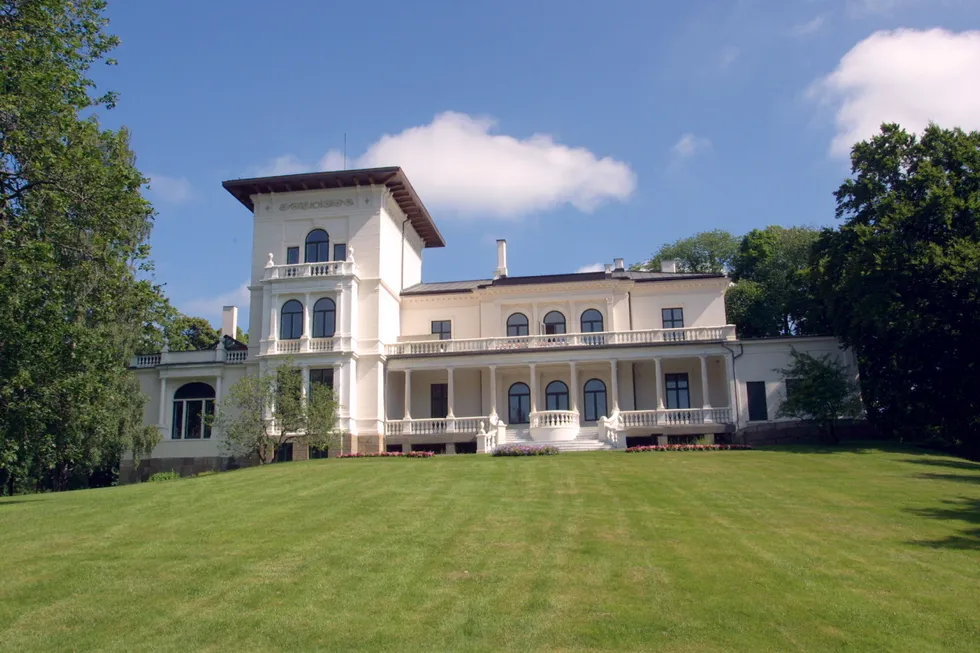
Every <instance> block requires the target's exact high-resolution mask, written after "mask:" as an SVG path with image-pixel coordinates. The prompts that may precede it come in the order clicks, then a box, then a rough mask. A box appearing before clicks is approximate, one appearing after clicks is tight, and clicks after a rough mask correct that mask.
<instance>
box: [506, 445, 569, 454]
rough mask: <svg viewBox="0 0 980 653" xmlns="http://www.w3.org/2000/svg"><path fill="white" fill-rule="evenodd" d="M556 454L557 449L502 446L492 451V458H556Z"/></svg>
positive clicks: (531, 446) (549, 447)
mask: <svg viewBox="0 0 980 653" xmlns="http://www.w3.org/2000/svg"><path fill="white" fill-rule="evenodd" d="M558 453H559V451H558V447H553V446H550V445H544V446H533V445H529V444H504V445H501V446H499V447H497V448H496V449H494V450H493V455H494V456H557V455H558Z"/></svg>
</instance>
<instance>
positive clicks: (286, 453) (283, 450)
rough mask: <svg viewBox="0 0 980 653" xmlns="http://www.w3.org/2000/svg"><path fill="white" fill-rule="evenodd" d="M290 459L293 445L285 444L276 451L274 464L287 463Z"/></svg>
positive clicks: (290, 443)
mask: <svg viewBox="0 0 980 653" xmlns="http://www.w3.org/2000/svg"><path fill="white" fill-rule="evenodd" d="M292 459H293V443H292V442H286V443H285V444H281V445H279V449H277V450H276V462H277V463H288V462H289V461H291V460H292Z"/></svg>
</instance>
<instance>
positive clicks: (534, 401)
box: [529, 363, 538, 413]
mask: <svg viewBox="0 0 980 653" xmlns="http://www.w3.org/2000/svg"><path fill="white" fill-rule="evenodd" d="M529 367H530V368H531V384H530V385H531V412H532V413H536V412H538V370H537V368H536V367H535V365H534V363H531V364H530V366H529Z"/></svg>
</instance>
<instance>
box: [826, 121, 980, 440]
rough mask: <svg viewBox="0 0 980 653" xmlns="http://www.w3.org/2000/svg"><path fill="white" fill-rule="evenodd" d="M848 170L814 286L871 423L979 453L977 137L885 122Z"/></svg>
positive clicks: (979, 177)
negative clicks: (849, 351)
mask: <svg viewBox="0 0 980 653" xmlns="http://www.w3.org/2000/svg"><path fill="white" fill-rule="evenodd" d="M851 172H852V175H851V178H850V179H848V180H847V181H845V182H844V183H843V184H842V185H841V187H840V188H839V189H838V191H837V193H836V198H837V216H838V218H840V219H842V220H843V221H844V222H843V224H842V225H841V226H840V229H838V230H829V229H828V230H826V231H824V232H823V234H822V235H821V237H820V240H819V242H818V243H817V245H816V247H815V248H814V255H813V265H812V270H811V279H812V281H813V284H814V286H815V288H816V293H817V297H818V299H819V300H820V301H821V303H822V306H823V308H824V309H825V310H826V313H827V315H828V316H829V318H830V322H831V324H832V326H833V330H834V332H835V333H836V335H837V336H838V337H839V338H840V339H841V340H842V341H843V343H844V344H846V345H847V346H849V347H851V348H853V350H854V351H855V353H856V355H857V359H858V365H859V369H860V371H861V377H862V392H863V398H864V402H865V405H866V407H867V410H868V414H869V418H870V419H871V420H873V421H874V422H875V423H876V424H877V425H878V426H879V427H881V428H882V429H884V430H886V431H888V432H893V433H899V434H907V435H909V436H910V437H915V438H920V437H921V436H923V435H925V436H927V437H931V438H934V439H936V440H938V441H940V442H942V443H943V444H947V445H951V446H956V447H960V448H961V449H962V450H965V451H967V452H969V453H972V454H973V455H977V454H980V393H977V391H976V388H975V387H974V386H973V383H972V380H973V379H976V378H977V374H978V372H980V350H978V348H977V346H976V342H975V338H976V334H977V333H980V132H971V133H965V132H963V131H961V130H959V129H941V128H940V127H938V126H935V125H932V126H930V127H929V128H928V129H926V131H925V132H924V134H923V136H922V137H921V138H918V137H917V136H916V135H914V134H909V133H908V132H906V131H905V130H903V129H902V128H901V127H899V126H898V125H883V126H882V128H881V133H880V134H878V135H877V136H875V137H874V138H872V139H871V140H869V141H866V142H862V143H859V144H857V145H855V146H854V148H853V150H852V153H851Z"/></svg>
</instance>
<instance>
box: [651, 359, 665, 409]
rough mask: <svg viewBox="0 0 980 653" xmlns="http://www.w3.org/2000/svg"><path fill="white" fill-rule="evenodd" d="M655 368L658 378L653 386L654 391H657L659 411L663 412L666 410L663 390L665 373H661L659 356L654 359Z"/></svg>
mask: <svg viewBox="0 0 980 653" xmlns="http://www.w3.org/2000/svg"><path fill="white" fill-rule="evenodd" d="M653 366H654V368H655V372H654V374H656V376H657V378H656V380H655V383H654V385H653V387H654V389H655V390H656V391H657V410H663V409H664V388H663V383H664V375H663V372H661V370H660V357H659V356H657V357H656V358H654V359H653Z"/></svg>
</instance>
